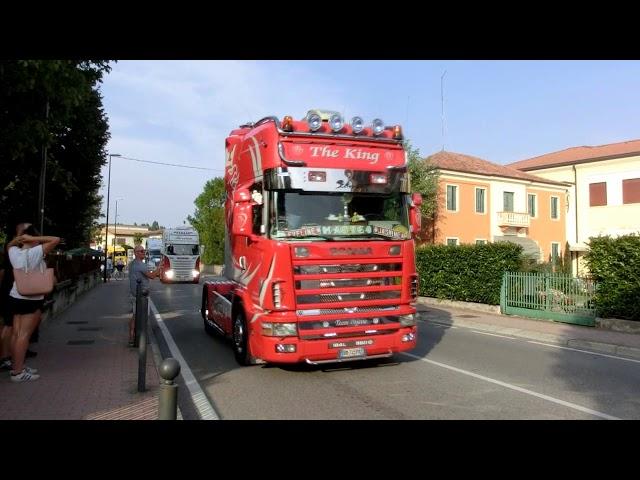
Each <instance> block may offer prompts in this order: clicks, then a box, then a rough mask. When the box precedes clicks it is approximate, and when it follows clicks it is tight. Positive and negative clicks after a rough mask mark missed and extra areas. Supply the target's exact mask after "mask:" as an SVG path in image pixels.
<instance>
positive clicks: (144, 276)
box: [129, 245, 162, 347]
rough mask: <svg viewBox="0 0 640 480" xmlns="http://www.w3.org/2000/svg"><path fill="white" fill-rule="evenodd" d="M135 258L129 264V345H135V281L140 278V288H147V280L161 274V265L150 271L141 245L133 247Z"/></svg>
mask: <svg viewBox="0 0 640 480" xmlns="http://www.w3.org/2000/svg"><path fill="white" fill-rule="evenodd" d="M133 253H134V255H135V258H134V259H133V261H132V262H131V263H130V264H129V301H130V302H131V312H132V316H131V319H130V320H129V346H130V347H133V346H134V345H135V338H136V334H135V323H136V286H137V281H138V280H140V282H141V283H140V288H141V289H145V288H146V289H148V288H149V280H150V279H153V278H158V277H160V276H161V275H162V265H159V266H158V268H156V269H155V270H154V271H152V272H150V271H149V269H148V266H147V264H146V263H144V262H143V260H144V248H143V247H142V245H137V246H136V247H135V248H134V249H133Z"/></svg>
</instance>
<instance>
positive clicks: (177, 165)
mask: <svg viewBox="0 0 640 480" xmlns="http://www.w3.org/2000/svg"><path fill="white" fill-rule="evenodd" d="M120 158H124V159H125V160H133V161H134V162H142V163H154V164H156V165H167V166H169V167H182V168H194V169H196V170H211V171H214V172H224V170H223V169H220V168H207V167H194V166H192V165H179V164H177V163H164V162H154V161H152V160H142V159H140V158H132V157H125V156H124V155H123V156H121V157H120Z"/></svg>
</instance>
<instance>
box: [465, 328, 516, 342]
mask: <svg viewBox="0 0 640 480" xmlns="http://www.w3.org/2000/svg"><path fill="white" fill-rule="evenodd" d="M471 331H472V332H473V333H479V334H480V335H491V336H492V337H500V338H508V339H510V340H517V339H516V338H514V337H507V336H506V335H498V334H497V333H489V332H480V331H478V330H471Z"/></svg>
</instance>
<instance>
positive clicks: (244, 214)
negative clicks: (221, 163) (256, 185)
mask: <svg viewBox="0 0 640 480" xmlns="http://www.w3.org/2000/svg"><path fill="white" fill-rule="evenodd" d="M233 203H234V206H233V219H232V221H233V226H232V228H231V231H232V233H233V234H234V235H241V236H244V237H248V236H249V235H251V233H252V232H253V211H252V210H253V208H252V205H251V193H249V190H248V189H246V188H239V189H237V190H236V191H235V192H233Z"/></svg>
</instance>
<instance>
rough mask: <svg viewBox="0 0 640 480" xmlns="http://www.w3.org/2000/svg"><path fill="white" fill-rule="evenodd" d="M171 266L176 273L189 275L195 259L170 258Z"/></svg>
mask: <svg viewBox="0 0 640 480" xmlns="http://www.w3.org/2000/svg"><path fill="white" fill-rule="evenodd" d="M171 268H172V269H173V271H174V272H176V275H187V274H188V275H191V271H192V270H193V269H194V268H195V259H177V258H173V259H171Z"/></svg>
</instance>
